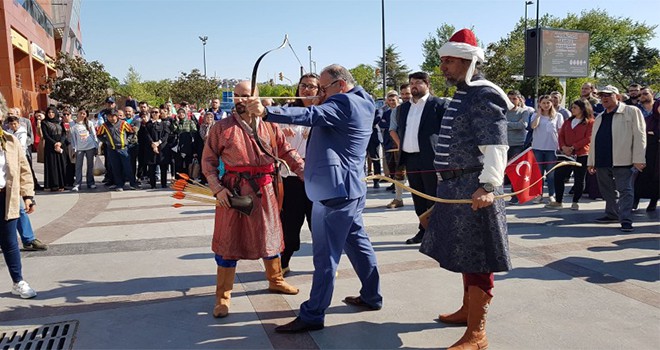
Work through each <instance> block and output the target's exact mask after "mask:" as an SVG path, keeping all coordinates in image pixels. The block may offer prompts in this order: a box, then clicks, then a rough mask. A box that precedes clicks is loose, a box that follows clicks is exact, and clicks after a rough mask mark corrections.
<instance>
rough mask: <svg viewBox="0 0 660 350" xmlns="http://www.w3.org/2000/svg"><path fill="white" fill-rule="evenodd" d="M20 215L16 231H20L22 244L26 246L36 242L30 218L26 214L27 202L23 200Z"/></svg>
mask: <svg viewBox="0 0 660 350" xmlns="http://www.w3.org/2000/svg"><path fill="white" fill-rule="evenodd" d="M20 202H21V210H20V215H19V216H18V221H17V223H16V229H17V230H18V235H19V236H21V242H22V243H23V245H26V244H28V243H30V242H32V241H34V230H32V223H31V222H30V217H29V216H28V214H27V213H26V212H25V202H23V201H22V200H21V201H20Z"/></svg>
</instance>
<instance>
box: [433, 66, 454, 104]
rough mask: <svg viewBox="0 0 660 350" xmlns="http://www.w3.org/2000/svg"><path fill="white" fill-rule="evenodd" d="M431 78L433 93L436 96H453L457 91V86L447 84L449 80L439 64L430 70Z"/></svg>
mask: <svg viewBox="0 0 660 350" xmlns="http://www.w3.org/2000/svg"><path fill="white" fill-rule="evenodd" d="M428 73H429V79H430V81H431V93H432V94H433V95H435V96H440V97H452V96H454V93H455V92H456V87H455V86H449V85H447V80H446V79H445V77H444V75H442V71H441V70H440V67H439V66H435V67H433V70H431V71H429V72H428Z"/></svg>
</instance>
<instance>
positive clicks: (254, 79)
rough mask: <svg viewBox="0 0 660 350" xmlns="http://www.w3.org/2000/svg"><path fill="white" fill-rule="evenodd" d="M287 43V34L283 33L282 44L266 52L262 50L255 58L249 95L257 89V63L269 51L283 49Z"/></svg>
mask: <svg viewBox="0 0 660 350" xmlns="http://www.w3.org/2000/svg"><path fill="white" fill-rule="evenodd" d="M288 43H289V35H287V34H284V42H282V45H280V46H278V47H276V48H274V49H270V50H268V51H266V52H264V53H263V54H262V55H261V56H259V58H258V59H257V62H256V63H255V64H254V68H252V81H251V82H250V95H252V96H254V93H255V92H256V91H257V72H258V71H259V64H260V63H261V60H262V59H263V58H264V57H266V55H268V54H269V53H271V52H273V51H277V50H279V49H283V48H285V47H286V45H287V44H288Z"/></svg>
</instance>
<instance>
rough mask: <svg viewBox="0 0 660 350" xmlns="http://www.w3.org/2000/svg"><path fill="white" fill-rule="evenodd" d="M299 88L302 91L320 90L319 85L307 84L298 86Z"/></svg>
mask: <svg viewBox="0 0 660 350" xmlns="http://www.w3.org/2000/svg"><path fill="white" fill-rule="evenodd" d="M298 87H300V90H316V89H318V88H319V87H318V85H314V84H305V83H300V84H298Z"/></svg>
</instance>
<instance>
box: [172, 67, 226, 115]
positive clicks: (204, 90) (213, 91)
mask: <svg viewBox="0 0 660 350" xmlns="http://www.w3.org/2000/svg"><path fill="white" fill-rule="evenodd" d="M219 85H220V81H219V80H218V79H215V78H209V77H205V76H204V75H203V74H202V73H201V72H200V71H199V69H197V68H195V69H193V70H192V71H191V72H190V73H185V72H181V75H179V77H177V79H176V80H175V81H174V83H173V84H172V90H171V92H172V98H173V99H174V100H175V101H177V102H178V101H187V102H188V103H192V104H195V105H197V106H199V107H202V106H206V105H208V103H209V101H210V100H211V99H212V98H214V97H218V96H220V88H219Z"/></svg>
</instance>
